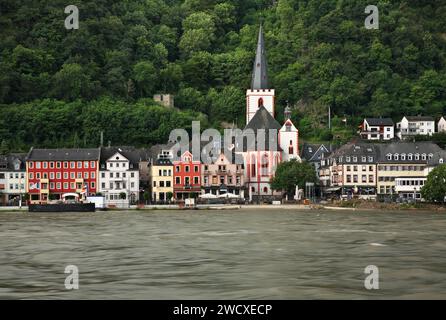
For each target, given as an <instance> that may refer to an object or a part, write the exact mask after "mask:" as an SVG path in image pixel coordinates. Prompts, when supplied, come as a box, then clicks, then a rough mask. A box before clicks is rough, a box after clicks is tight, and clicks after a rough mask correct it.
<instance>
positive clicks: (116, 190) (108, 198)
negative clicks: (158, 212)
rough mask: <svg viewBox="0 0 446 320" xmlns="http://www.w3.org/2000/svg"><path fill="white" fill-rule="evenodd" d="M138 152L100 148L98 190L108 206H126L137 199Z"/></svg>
mask: <svg viewBox="0 0 446 320" xmlns="http://www.w3.org/2000/svg"><path fill="white" fill-rule="evenodd" d="M139 159H140V158H139V153H138V152H137V151H136V150H128V149H124V148H118V147H116V148H101V160H100V169H99V184H98V191H99V193H101V194H102V195H103V196H104V197H105V204H106V205H107V206H108V207H119V208H127V207H128V206H130V205H132V204H136V203H137V202H138V201H139V197H140V192H139V180H140V177H139Z"/></svg>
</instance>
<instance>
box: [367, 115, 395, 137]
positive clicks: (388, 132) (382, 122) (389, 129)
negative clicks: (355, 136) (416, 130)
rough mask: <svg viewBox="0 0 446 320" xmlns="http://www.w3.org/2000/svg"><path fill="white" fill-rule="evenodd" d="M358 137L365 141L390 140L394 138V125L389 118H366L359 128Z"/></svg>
mask: <svg viewBox="0 0 446 320" xmlns="http://www.w3.org/2000/svg"><path fill="white" fill-rule="evenodd" d="M360 129H361V131H360V135H361V138H362V139H365V140H370V141H374V140H384V141H388V140H392V139H394V138H395V124H394V123H393V120H392V119H390V118H366V119H364V121H363V123H362V124H361V126H360Z"/></svg>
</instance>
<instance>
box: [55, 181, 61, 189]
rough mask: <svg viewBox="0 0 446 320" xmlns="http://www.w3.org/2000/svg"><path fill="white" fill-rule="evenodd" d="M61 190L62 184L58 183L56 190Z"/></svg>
mask: <svg viewBox="0 0 446 320" xmlns="http://www.w3.org/2000/svg"><path fill="white" fill-rule="evenodd" d="M60 188H61V183H60V182H58V183H56V189H58V190H60Z"/></svg>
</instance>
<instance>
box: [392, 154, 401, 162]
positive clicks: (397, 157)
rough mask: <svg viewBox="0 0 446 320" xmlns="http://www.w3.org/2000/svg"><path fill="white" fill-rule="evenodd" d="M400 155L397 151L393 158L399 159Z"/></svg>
mask: <svg viewBox="0 0 446 320" xmlns="http://www.w3.org/2000/svg"><path fill="white" fill-rule="evenodd" d="M399 158H400V155H399V154H398V153H395V155H394V156H393V160H397V161H398V160H399Z"/></svg>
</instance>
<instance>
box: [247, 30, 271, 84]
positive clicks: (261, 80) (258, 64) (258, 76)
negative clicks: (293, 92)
mask: <svg viewBox="0 0 446 320" xmlns="http://www.w3.org/2000/svg"><path fill="white" fill-rule="evenodd" d="M268 86H269V83H268V65H267V61H266V50H265V39H264V36H263V27H262V26H260V30H259V38H258V41H257V52H256V59H255V61H254V68H253V71H252V82H251V89H252V90H258V89H269V88H268Z"/></svg>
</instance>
